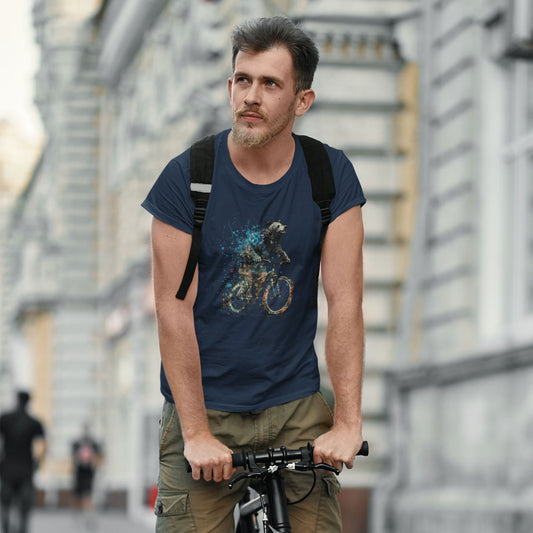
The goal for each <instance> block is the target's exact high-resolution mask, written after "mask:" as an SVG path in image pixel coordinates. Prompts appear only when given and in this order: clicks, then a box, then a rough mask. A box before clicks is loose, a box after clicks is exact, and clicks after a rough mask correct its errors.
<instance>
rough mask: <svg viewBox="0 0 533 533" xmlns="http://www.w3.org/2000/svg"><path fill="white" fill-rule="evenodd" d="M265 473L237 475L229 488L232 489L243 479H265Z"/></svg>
mask: <svg viewBox="0 0 533 533" xmlns="http://www.w3.org/2000/svg"><path fill="white" fill-rule="evenodd" d="M263 475H264V473H263V472H242V473H241V474H237V475H236V476H235V477H234V478H233V479H232V480H231V481H230V482H229V483H228V488H230V489H232V488H233V485H235V483H238V482H239V481H242V480H243V479H250V478H260V477H263Z"/></svg>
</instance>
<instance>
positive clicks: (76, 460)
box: [72, 424, 102, 518]
mask: <svg viewBox="0 0 533 533" xmlns="http://www.w3.org/2000/svg"><path fill="white" fill-rule="evenodd" d="M101 462H102V449H101V447H100V445H99V444H98V442H96V441H95V440H94V439H93V438H92V436H91V432H90V430H89V426H88V424H85V425H84V427H83V432H82V435H81V437H80V438H79V439H77V440H76V441H74V442H73V444H72V463H73V472H74V490H73V496H74V507H75V508H77V509H80V510H83V511H85V512H86V513H92V511H94V505H93V501H92V491H93V481H94V475H95V473H96V469H97V468H98V467H99V466H100V464H101ZM88 518H90V517H89V516H88Z"/></svg>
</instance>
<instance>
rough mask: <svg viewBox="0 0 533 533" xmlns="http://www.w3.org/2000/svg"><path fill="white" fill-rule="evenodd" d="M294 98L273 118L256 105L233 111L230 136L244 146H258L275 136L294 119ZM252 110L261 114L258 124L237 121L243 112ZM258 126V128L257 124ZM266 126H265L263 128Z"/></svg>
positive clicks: (263, 144)
mask: <svg viewBox="0 0 533 533" xmlns="http://www.w3.org/2000/svg"><path fill="white" fill-rule="evenodd" d="M295 109H296V99H295V100H294V102H293V103H292V104H291V105H290V107H289V109H288V110H287V111H286V112H285V113H283V114H282V115H279V116H278V117H276V118H275V119H273V120H270V118H269V116H268V115H265V114H264V113H262V112H261V111H260V110H259V109H258V107H257V106H249V107H244V108H243V109H240V110H239V111H236V112H234V113H233V128H232V130H231V132H232V138H233V141H234V142H235V143H236V144H239V145H241V146H243V147H245V148H260V147H262V146H265V145H266V144H268V143H269V142H270V141H271V140H272V139H274V138H275V137H277V136H278V135H279V134H280V133H281V132H282V131H283V130H285V128H286V127H287V126H288V125H289V124H290V123H291V121H292V120H293V119H294V110H295ZM247 112H253V113H258V114H260V115H261V117H262V120H261V122H260V124H243V123H242V122H241V121H239V119H240V117H241V116H242V114H243V113H247ZM258 125H259V126H260V127H259V128H258V127H257V126H258ZM265 126H266V128H265Z"/></svg>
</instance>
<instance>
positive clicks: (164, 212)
mask: <svg viewBox="0 0 533 533" xmlns="http://www.w3.org/2000/svg"><path fill="white" fill-rule="evenodd" d="M189 166H190V157H189V152H188V151H187V152H185V153H184V154H182V155H181V156H179V157H177V158H174V159H172V160H171V161H170V162H169V163H168V164H167V165H166V167H165V168H164V169H163V171H162V172H161V174H160V175H159V177H158V178H157V180H156V182H155V183H154V185H153V187H152V188H151V190H150V192H149V193H148V196H147V197H146V199H145V200H144V202H143V203H142V204H141V205H142V207H144V209H146V210H147V211H148V212H149V213H150V214H152V215H153V216H154V217H156V218H157V219H159V220H161V221H162V222H165V223H166V224H169V225H170V226H173V227H175V228H177V229H179V230H181V231H184V232H185V233H189V234H191V233H192V230H193V214H194V202H193V201H192V198H191V195H190V177H189V174H190V172H189Z"/></svg>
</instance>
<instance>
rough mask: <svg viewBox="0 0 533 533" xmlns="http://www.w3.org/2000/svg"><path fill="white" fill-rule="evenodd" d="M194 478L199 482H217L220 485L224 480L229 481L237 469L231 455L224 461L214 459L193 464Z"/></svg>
mask: <svg viewBox="0 0 533 533" xmlns="http://www.w3.org/2000/svg"><path fill="white" fill-rule="evenodd" d="M191 468H192V478H193V479H194V480H195V481H199V480H200V479H201V478H203V479H204V481H215V482H216V483H219V482H220V481H222V480H226V481H229V480H230V479H231V478H232V476H233V474H234V473H235V472H236V470H237V469H236V468H234V467H233V465H232V459H231V455H229V456H228V457H226V458H224V459H219V458H217V459H213V460H212V461H206V462H205V463H204V462H201V463H200V462H196V463H194V464H193V463H191Z"/></svg>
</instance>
